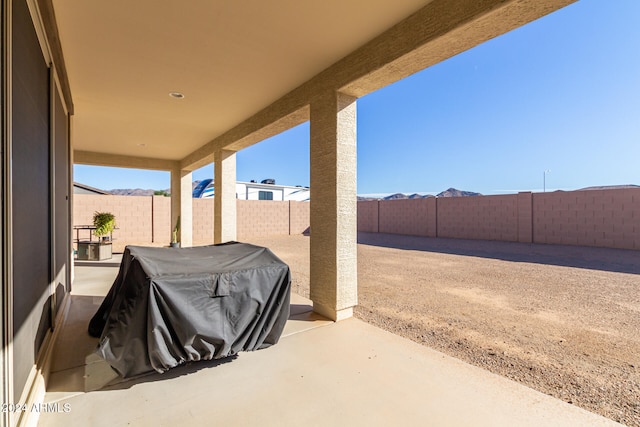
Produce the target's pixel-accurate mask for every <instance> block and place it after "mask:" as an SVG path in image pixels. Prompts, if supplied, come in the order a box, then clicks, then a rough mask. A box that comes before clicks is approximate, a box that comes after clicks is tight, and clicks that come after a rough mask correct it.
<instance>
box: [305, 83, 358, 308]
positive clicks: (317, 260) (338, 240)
mask: <svg viewBox="0 0 640 427" xmlns="http://www.w3.org/2000/svg"><path fill="white" fill-rule="evenodd" d="M310 142H311V147H310V157H311V159H310V165H311V218H310V220H311V241H310V250H311V260H310V274H311V276H310V285H311V300H313V309H314V311H315V312H317V313H319V314H321V315H323V316H326V317H329V318H330V319H332V320H342V319H346V318H348V317H351V316H352V315H353V307H354V306H355V305H356V304H357V303H358V289H357V279H358V275H357V215H356V213H357V212H356V209H357V204H356V202H357V200H356V197H357V196H356V191H357V189H356V98H354V97H352V96H349V95H345V94H342V93H339V92H333V91H331V92H327V93H325V94H322V95H321V96H319V97H318V98H316V99H314V100H313V101H312V102H311V126H310Z"/></svg>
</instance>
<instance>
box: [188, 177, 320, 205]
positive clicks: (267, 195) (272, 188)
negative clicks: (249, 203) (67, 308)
mask: <svg viewBox="0 0 640 427" xmlns="http://www.w3.org/2000/svg"><path fill="white" fill-rule="evenodd" d="M213 187H214V183H213V180H212V179H204V180H202V181H200V183H198V185H197V186H196V187H195V188H194V189H193V197H194V198H196V199H207V198H210V197H213V196H214V188H213ZM310 195H311V190H309V187H303V186H301V185H297V186H291V185H276V182H275V180H273V179H265V180H262V182H260V183H258V182H255V181H251V182H241V181H237V182H236V198H237V199H239V200H283V201H287V200H292V201H295V202H308V201H309V197H310Z"/></svg>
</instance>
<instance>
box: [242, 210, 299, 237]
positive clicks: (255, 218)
mask: <svg viewBox="0 0 640 427" xmlns="http://www.w3.org/2000/svg"><path fill="white" fill-rule="evenodd" d="M236 221H237V223H236V227H237V229H236V232H237V236H238V240H240V241H242V240H244V239H247V238H250V237H257V236H273V235H287V234H289V202H282V201H265V200H238V201H237V220H236Z"/></svg>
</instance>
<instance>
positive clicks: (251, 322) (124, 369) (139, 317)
mask: <svg viewBox="0 0 640 427" xmlns="http://www.w3.org/2000/svg"><path fill="white" fill-rule="evenodd" d="M290 287H291V276H290V273H289V267H288V266H287V265H286V264H285V263H283V262H282V261H281V260H280V259H279V258H278V257H276V256H275V255H274V254H273V253H272V252H271V251H270V250H269V249H267V248H262V247H259V246H253V245H249V244H245V243H235V242H234V243H232V244H225V245H213V246H202V247H193V248H182V249H173V248H149V247H142V246H127V248H126V249H125V252H124V255H123V257H122V263H121V264H120V272H119V273H118V277H117V278H116V280H115V282H114V283H113V286H112V287H111V290H110V291H109V293H108V295H107V296H106V298H105V300H104V301H103V303H102V305H101V306H100V308H99V309H98V312H97V313H96V314H95V315H94V317H93V318H92V319H91V322H90V323H89V333H90V334H91V335H93V336H100V343H99V344H98V348H97V349H96V353H97V354H98V355H100V356H101V357H102V358H104V359H105V360H106V361H107V362H108V363H109V364H110V365H111V366H112V367H113V368H114V369H115V370H116V371H117V372H118V373H119V374H120V375H122V376H123V377H125V378H126V377H131V376H134V375H139V374H142V373H145V372H149V371H152V370H155V371H157V372H165V371H167V370H168V369H170V368H173V367H175V366H178V365H180V364H182V363H185V362H190V361H197V360H210V359H219V358H223V357H227V356H232V355H235V354H236V353H238V352H239V351H250V350H258V349H261V348H266V347H269V346H270V345H272V344H276V343H277V342H278V339H279V338H280V335H281V334H282V330H283V328H284V325H285V323H286V321H287V318H288V317H289V291H290Z"/></svg>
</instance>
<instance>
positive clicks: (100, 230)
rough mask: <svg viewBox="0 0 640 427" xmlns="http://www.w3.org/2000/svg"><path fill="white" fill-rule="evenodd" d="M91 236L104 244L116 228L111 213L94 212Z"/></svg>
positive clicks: (114, 218) (114, 219)
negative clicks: (93, 228)
mask: <svg viewBox="0 0 640 427" xmlns="http://www.w3.org/2000/svg"><path fill="white" fill-rule="evenodd" d="M93 226H94V227H95V230H93V234H94V235H95V236H96V237H97V238H98V239H99V240H100V239H101V238H102V239H101V240H102V241H103V242H105V241H107V240H109V237H110V236H111V233H112V232H113V230H114V229H115V228H116V217H115V216H114V215H113V214H112V213H111V212H95V213H94V214H93Z"/></svg>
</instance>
